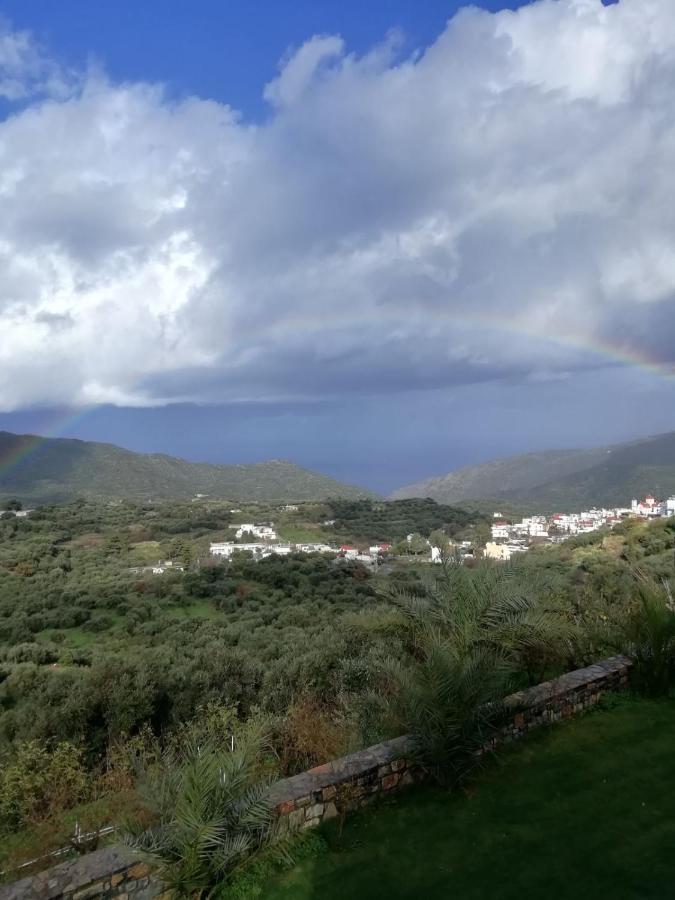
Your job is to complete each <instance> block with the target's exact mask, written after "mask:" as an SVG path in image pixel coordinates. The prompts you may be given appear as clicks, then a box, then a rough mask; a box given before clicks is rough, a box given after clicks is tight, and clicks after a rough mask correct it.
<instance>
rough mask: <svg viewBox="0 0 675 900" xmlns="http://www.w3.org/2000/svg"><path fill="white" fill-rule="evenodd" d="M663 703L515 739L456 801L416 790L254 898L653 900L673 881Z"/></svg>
mask: <svg viewBox="0 0 675 900" xmlns="http://www.w3.org/2000/svg"><path fill="white" fill-rule="evenodd" d="M673 742H675V702H674V701H673V700H662V701H659V702H655V701H651V702H648V701H632V702H631V701H623V702H622V703H621V704H620V705H618V706H617V707H616V708H613V709H607V710H602V711H598V712H594V713H592V714H590V715H587V716H584V717H583V718H581V719H579V720H576V721H570V722H568V723H565V724H564V725H559V726H557V727H556V728H555V729H554V730H552V731H550V732H545V733H539V734H537V735H532V736H531V737H528V738H527V740H526V741H525V742H524V743H523V744H521V745H519V746H518V747H517V748H515V749H514V750H513V751H512V752H510V753H508V754H505V755H503V756H501V757H499V759H498V761H497V764H492V765H490V766H488V767H487V768H486V770H485V771H484V772H483V773H482V774H481V775H480V776H479V777H478V779H476V780H475V781H474V782H473V783H472V784H471V787H470V788H468V789H467V790H466V791H465V792H459V793H455V794H448V793H447V792H442V791H438V790H434V789H432V788H426V789H415V790H413V791H410V792H409V793H408V794H406V795H401V796H400V797H399V798H398V799H397V800H396V801H395V802H391V801H389V802H387V803H385V804H384V805H383V806H379V807H377V808H375V809H373V810H372V811H370V810H369V811H368V812H366V813H359V815H358V816H356V817H354V818H353V819H352V820H351V821H349V822H348V824H347V828H346V831H345V835H344V838H343V841H342V842H339V841H338V840H337V838H336V836H335V831H334V829H333V828H329V829H327V830H326V831H325V832H324V833H325V834H326V837H327V838H328V841H329V844H330V846H331V849H330V851H329V852H328V853H325V854H323V855H318V856H316V857H314V858H312V859H307V860H304V861H302V862H301V863H300V864H299V865H298V866H296V867H295V868H294V869H293V870H291V871H290V872H288V873H287V874H284V875H283V876H280V877H278V878H277V879H275V880H274V881H273V882H272V883H271V884H270V885H269V887H268V888H267V890H266V891H265V892H264V893H263V896H264V898H265V900H291V898H292V900H309V898H319V897H321V898H322V900H331V898H343V897H350V898H353V900H359V898H368V900H376V898H383V900H384V898H387V900H394V898H400V900H403V898H406V900H408V898H411V897H424V898H429V900H432V898H439V900H440V898H444V900H445V898H447V897H463V898H467V900H484V898H486V897H499V898H500V900H521V898H523V897H555V898H556V900H577V898H579V897H594V898H597V900H609V898H612V900H638V898H640V900H649V898H653V900H657V898H659V900H660V898H662V897H667V896H670V894H671V893H672V885H673V880H675V862H674V860H673V855H672V853H671V847H672V845H673V841H675V793H674V792H673V791H672V789H671V788H672V783H673V775H672V747H673Z"/></svg>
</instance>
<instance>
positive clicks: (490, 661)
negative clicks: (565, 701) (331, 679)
mask: <svg viewBox="0 0 675 900" xmlns="http://www.w3.org/2000/svg"><path fill="white" fill-rule="evenodd" d="M551 597H552V592H551V589H550V586H548V585H545V584H544V583H543V582H541V581H539V580H538V579H536V578H533V577H531V576H530V575H529V573H525V572H523V571H521V570H519V569H517V568H514V567H509V566H506V567H502V566H499V567H498V566H492V565H483V566H479V567H478V568H476V569H472V570H470V569H467V568H466V567H464V566H460V565H456V564H454V565H453V564H448V565H446V566H444V568H443V570H442V571H441V574H440V577H437V578H435V579H434V580H433V581H432V582H430V583H428V584H426V585H423V586H422V587H420V588H416V589H415V590H412V591H411V590H410V589H409V588H403V589H395V590H394V591H390V592H389V593H388V594H387V595H386V598H387V599H388V600H389V601H390V603H391V604H392V606H393V613H392V614H391V615H389V616H388V617H387V618H386V620H385V623H386V624H385V627H386V629H388V630H389V631H390V632H393V633H396V634H397V635H398V637H399V639H400V640H401V641H402V643H403V645H404V647H405V648H406V649H407V651H408V652H407V654H406V656H405V657H404V661H403V662H392V663H390V664H388V665H387V666H386V669H385V673H384V674H385V689H384V690H383V691H382V693H381V703H382V704H383V705H384V708H385V710H386V711H387V713H388V715H389V718H390V720H393V721H394V722H395V723H396V725H397V727H399V728H405V729H407V730H408V731H409V732H410V733H411V734H412V736H413V738H414V746H415V747H416V754H417V756H418V760H419V762H420V764H421V765H422V766H423V767H424V768H425V769H426V770H427V771H429V772H430V773H431V774H433V775H434V776H435V777H436V778H437V779H438V780H440V781H442V782H446V783H455V782H457V781H459V780H460V779H461V778H463V777H464V776H465V775H466V774H467V772H469V771H470V770H471V768H472V767H473V766H474V765H475V764H476V763H477V762H478V759H479V751H480V750H481V748H483V747H484V746H485V745H486V743H487V742H488V741H489V738H490V735H491V733H492V731H493V729H494V726H495V724H496V722H497V721H498V719H499V717H500V715H501V710H502V700H503V698H504V697H505V695H506V694H507V693H508V690H509V688H510V686H511V684H512V680H513V677H514V675H515V674H516V673H517V672H519V671H522V670H525V671H527V672H528V674H529V675H530V679H531V680H533V677H534V674H535V672H537V673H538V672H540V671H541V670H543V668H544V667H545V666H546V665H547V664H548V663H550V662H551V661H552V660H553V659H554V658H555V657H556V656H559V655H561V654H562V650H563V648H564V646H565V642H566V640H567V638H568V636H569V625H568V623H567V622H566V621H565V619H564V617H563V616H562V614H561V613H560V611H559V609H558V608H557V606H556V604H555V603H554V602H553V600H552V599H551ZM379 624H380V625H381V624H382V623H381V622H380V623H379Z"/></svg>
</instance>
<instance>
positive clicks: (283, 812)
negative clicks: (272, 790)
mask: <svg viewBox="0 0 675 900" xmlns="http://www.w3.org/2000/svg"><path fill="white" fill-rule="evenodd" d="M294 809H295V800H286V802H285V803H280V804H279V805H278V806H277V813H278V814H279V815H280V816H287V815H288V814H289V813H292V812H293V810H294Z"/></svg>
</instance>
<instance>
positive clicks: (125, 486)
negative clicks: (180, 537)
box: [0, 431, 372, 503]
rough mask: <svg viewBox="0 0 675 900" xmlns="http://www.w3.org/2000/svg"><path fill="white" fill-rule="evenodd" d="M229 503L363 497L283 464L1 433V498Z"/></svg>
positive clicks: (332, 481) (366, 494)
mask: <svg viewBox="0 0 675 900" xmlns="http://www.w3.org/2000/svg"><path fill="white" fill-rule="evenodd" d="M197 493H200V494H206V495H208V496H209V497H213V498H227V499H230V500H322V499H325V498H326V497H339V498H345V499H356V498H359V497H369V496H372V494H370V493H369V492H368V491H366V490H364V489H362V488H358V487H353V486H351V485H346V484H342V483H341V482H339V481H336V480H335V479H333V478H329V477H328V476H326V475H321V474H318V473H316V472H311V471H309V470H308V469H303V468H301V467H300V466H296V465H294V464H293V463H291V462H288V461H286V460H270V461H269V462H262V463H253V464H249V465H214V464H210V463H191V462H187V461H186V460H183V459H176V458H174V457H171V456H164V455H161V454H144V453H132V452H131V451H130V450H124V449H122V448H121V447H116V446H114V445H113V444H99V443H92V442H88V441H77V440H70V439H63V438H47V439H42V438H36V437H34V436H32V435H16V434H10V433H9V432H6V431H3V432H0V498H2V497H5V498H6V497H10V496H11V497H18V498H20V499H21V500H23V501H24V502H29V503H36V502H41V503H46V502H62V501H65V500H68V499H72V498H73V497H89V498H97V497H129V498H137V499H146V498H154V499H158V498H166V499H169V498H176V499H181V498H190V497H193V496H194V495H195V494H197Z"/></svg>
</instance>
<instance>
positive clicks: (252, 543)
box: [210, 495, 675, 568]
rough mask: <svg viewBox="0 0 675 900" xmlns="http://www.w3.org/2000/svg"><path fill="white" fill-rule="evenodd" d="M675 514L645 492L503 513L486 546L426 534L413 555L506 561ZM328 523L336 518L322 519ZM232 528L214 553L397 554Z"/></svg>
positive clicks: (374, 560) (369, 557) (673, 505)
mask: <svg viewBox="0 0 675 900" xmlns="http://www.w3.org/2000/svg"><path fill="white" fill-rule="evenodd" d="M669 516H675V496H671V497H669V498H668V499H667V500H664V501H661V500H657V499H656V498H655V497H653V496H652V495H647V496H646V497H645V498H644V500H637V499H633V500H632V501H631V505H630V506H629V507H615V508H612V509H605V508H600V509H597V508H592V509H588V510H583V511H581V512H578V513H556V514H554V515H552V516H543V515H534V516H526V517H524V518H522V519H521V521H519V522H509V521H507V520H506V518H505V517H504V516H503V515H502V513H500V512H494V513H493V519H494V521H493V524H492V526H491V537H492V540H491V541H488V542H487V543H486V544H485V546H476V545H475V544H473V543H472V542H471V541H460V542H458V543H453V542H450V541H449V542H448V546H447V547H445V548H441V547H438V546H434V544H433V543H432V542H431V541H430V540H429V539H426V538H423V539H422V541H423V545H424V546H420V547H419V548H418V550H417V552H415V553H411V554H410V555H412V556H414V558H415V559H416V560H417V561H419V562H430V563H441V562H443V560H444V559H446V558H447V557H448V556H449V555H451V556H452V558H454V559H456V560H458V561H460V562H462V561H466V560H467V559H474V558H476V557H478V556H484V557H486V558H488V559H493V560H498V561H508V560H509V559H511V557H512V556H513V555H514V554H516V553H524V552H526V551H527V550H529V549H530V548H531V547H534V546H537V545H540V544H544V543H550V544H556V543H561V542H562V541H565V540H567V539H568V538H570V537H574V536H576V535H580V534H588V533H590V532H593V531H598V530H599V529H601V528H613V527H614V526H616V525H618V524H619V523H620V522H622V521H624V520H625V519H627V518H631V517H637V518H645V519H653V518H660V517H669ZM323 524H324V525H330V524H332V522H330V521H328V522H324V523H323ZM230 527H231V528H232V529H233V530H234V535H233V537H234V540H229V541H218V542H213V543H212V544H211V546H210V555H211V556H212V557H216V558H222V559H231V558H232V556H233V555H234V554H235V553H241V552H248V553H250V554H251V555H252V556H253V558H254V559H265V558H266V557H269V556H273V555H276V556H289V555H290V554H292V553H325V554H331V555H333V556H335V557H336V558H339V559H345V560H350V561H353V562H359V563H361V564H362V565H365V566H367V567H371V568H377V567H378V566H379V564H380V563H381V562H382V560H383V559H385V558H386V557H388V556H391V555H393V550H394V547H393V545H392V544H391V543H387V542H384V543H375V544H372V545H371V546H369V547H358V546H356V545H354V544H333V543H328V542H321V541H314V542H304V543H302V542H298V543H293V542H282V541H280V540H279V535H278V534H277V531H276V530H275V528H274V524H273V523H264V524H256V523H253V522H249V523H243V524H239V525H231V526H230ZM415 542H417V543H419V542H420V536H419V535H414V534H409V535H407V539H406V543H407V544H408V545H411V546H412V545H413V544H415Z"/></svg>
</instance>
